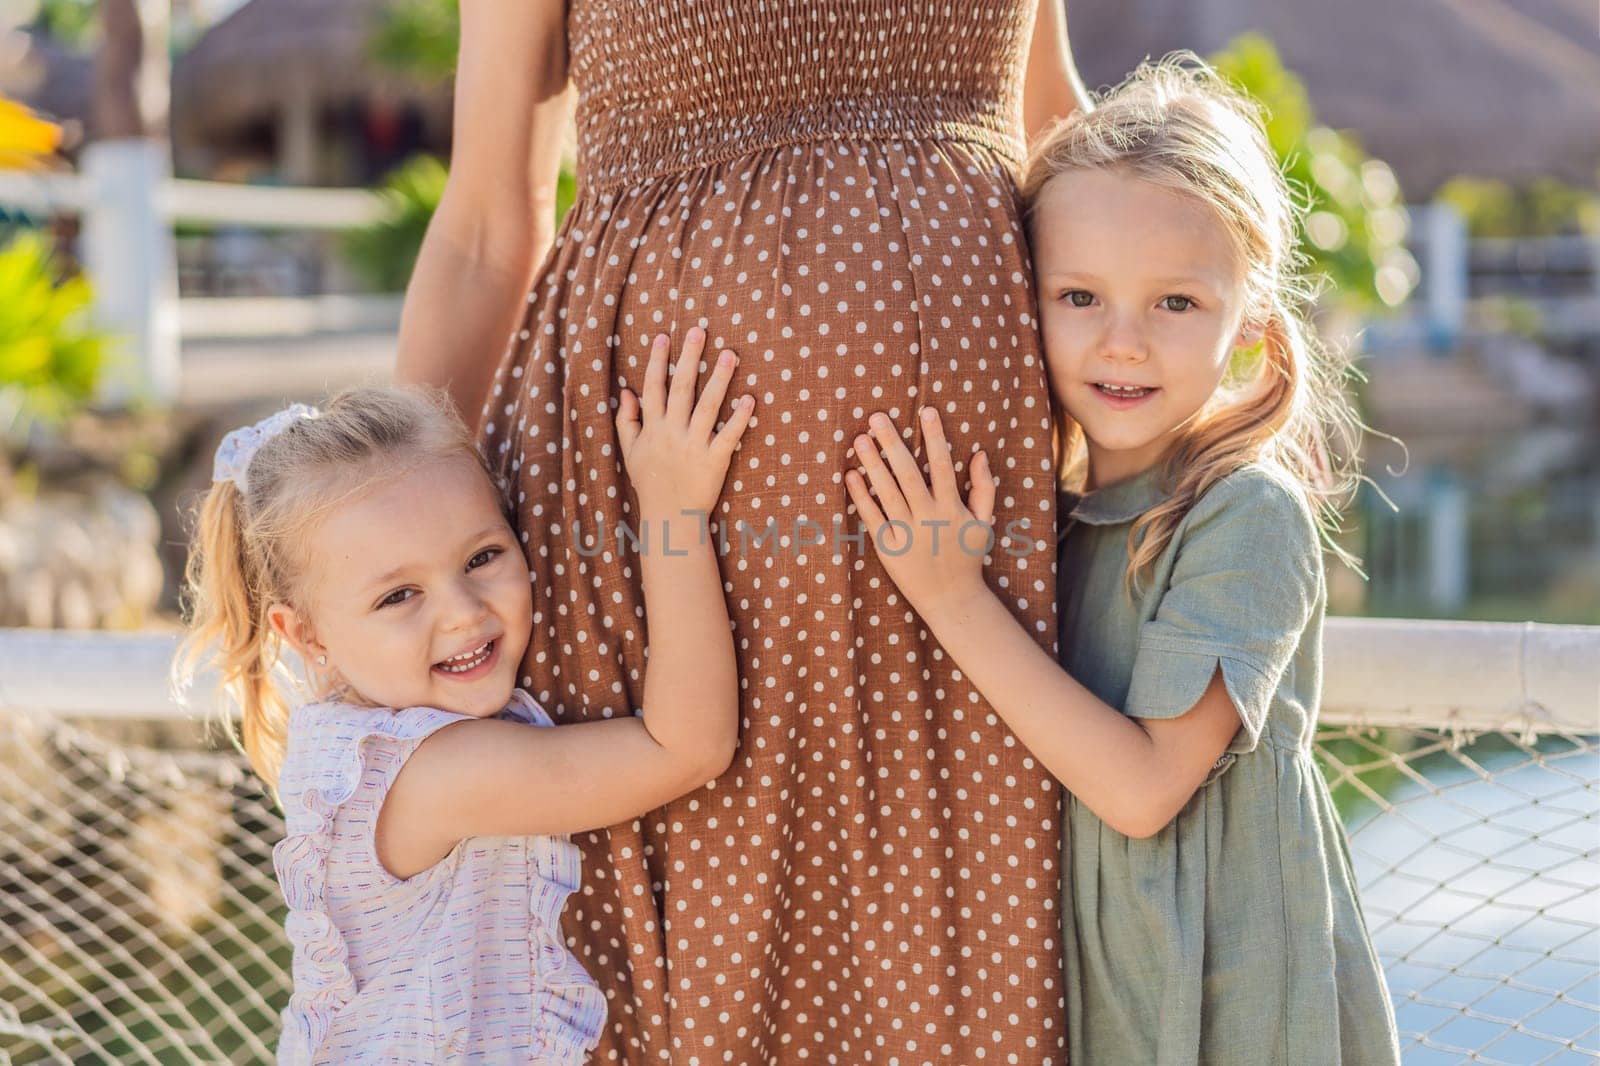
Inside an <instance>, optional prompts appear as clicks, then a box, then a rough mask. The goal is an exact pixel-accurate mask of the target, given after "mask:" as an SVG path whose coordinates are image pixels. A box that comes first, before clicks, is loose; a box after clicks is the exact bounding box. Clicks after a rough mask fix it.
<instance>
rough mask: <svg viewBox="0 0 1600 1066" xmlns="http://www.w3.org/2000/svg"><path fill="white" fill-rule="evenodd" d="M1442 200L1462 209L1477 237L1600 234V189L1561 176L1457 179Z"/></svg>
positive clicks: (1598, 177)
mask: <svg viewBox="0 0 1600 1066" xmlns="http://www.w3.org/2000/svg"><path fill="white" fill-rule="evenodd" d="M1596 185H1597V186H1600V174H1597V175H1596ZM1437 199H1439V200H1441V201H1443V202H1445V203H1447V204H1449V205H1450V206H1452V207H1454V208H1455V209H1456V210H1457V211H1460V212H1461V215H1462V217H1463V218H1465V219H1466V222H1467V229H1468V231H1469V232H1470V233H1471V234H1472V235H1473V236H1474V237H1558V236H1563V235H1568V234H1580V233H1590V234H1600V193H1597V192H1596V191H1595V190H1594V189H1583V188H1579V187H1577V186H1574V185H1568V184H1566V183H1565V182H1561V181H1557V180H1556V179H1555V178H1539V179H1538V180H1536V181H1534V182H1533V183H1532V184H1530V185H1526V186H1523V187H1522V188H1515V187H1513V186H1511V185H1509V184H1507V183H1506V182H1503V181H1495V180H1493V179H1490V178H1474V177H1467V176H1463V177H1459V178H1451V179H1450V180H1449V181H1447V182H1445V184H1444V185H1443V186H1442V187H1441V188H1440V189H1439V192H1438V194H1437Z"/></svg>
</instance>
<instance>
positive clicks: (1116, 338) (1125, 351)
mask: <svg viewBox="0 0 1600 1066" xmlns="http://www.w3.org/2000/svg"><path fill="white" fill-rule="evenodd" d="M1148 351H1149V349H1148V346H1147V344H1146V340H1145V336H1144V328H1143V326H1142V325H1141V324H1140V322H1139V317H1138V316H1137V315H1126V314H1122V315H1113V316H1111V320H1110V321H1109V322H1108V323H1107V324H1106V332H1105V335H1104V336H1103V337H1102V338H1101V352H1102V354H1104V355H1105V357H1106V358H1108V359H1113V360H1116V361H1118V362H1143V361H1144V359H1145V356H1146V355H1147V354H1148Z"/></svg>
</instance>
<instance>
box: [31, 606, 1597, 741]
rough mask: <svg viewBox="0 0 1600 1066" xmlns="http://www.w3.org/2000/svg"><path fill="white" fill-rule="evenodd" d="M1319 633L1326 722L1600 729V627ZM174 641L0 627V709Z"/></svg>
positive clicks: (109, 696)
mask: <svg viewBox="0 0 1600 1066" xmlns="http://www.w3.org/2000/svg"><path fill="white" fill-rule="evenodd" d="M1324 637H1325V640H1324V646H1325V654H1324V683H1323V695H1322V722H1323V723H1324V724H1326V725H1377V724H1381V725H1391V726H1407V725H1423V726H1428V727H1430V728H1440V729H1461V730H1478V731H1482V730H1488V729H1499V730H1505V729H1517V730H1521V731H1527V730H1530V729H1531V730H1532V731H1534V732H1571V733H1581V734H1590V733H1600V627H1593V626H1558V625H1541V624H1538V623H1534V622H1528V623H1524V624H1512V623H1493V622H1449V621H1414V620H1410V619H1383V618H1330V619H1328V621H1327V626H1326V630H1325V633H1324ZM177 641H178V636H177V634H175V633H114V632H94V633H74V632H64V631H60V630H39V629H0V710H3V709H4V708H5V707H27V708H30V709H33V710H39V711H45V712H49V713H54V714H60V715H64V716H72V717H94V718H135V719H151V718H168V717H171V716H173V715H174V714H177V713H181V712H179V711H178V709H177V708H175V707H174V705H173V703H172V700H171V697H170V695H169V694H168V690H167V683H166V677H167V667H168V663H169V661H170V659H171V656H172V651H173V649H174V648H175V647H176V646H177ZM201 702H202V703H203V702H204V701H203V700H202V701H201Z"/></svg>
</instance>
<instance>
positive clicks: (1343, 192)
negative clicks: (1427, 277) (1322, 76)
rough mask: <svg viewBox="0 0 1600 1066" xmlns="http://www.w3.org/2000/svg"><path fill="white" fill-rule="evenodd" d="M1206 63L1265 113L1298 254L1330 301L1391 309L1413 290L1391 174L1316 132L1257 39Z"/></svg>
mask: <svg viewBox="0 0 1600 1066" xmlns="http://www.w3.org/2000/svg"><path fill="white" fill-rule="evenodd" d="M1211 62H1212V63H1213V64H1214V65H1215V66H1216V68H1217V69H1218V70H1219V71H1220V72H1221V73H1222V74H1223V75H1225V76H1226V77H1228V78H1229V79H1231V80H1232V81H1233V82H1234V83H1235V84H1237V85H1238V86H1239V87H1240V88H1242V89H1243V90H1244V91H1245V92H1247V93H1249V94H1250V96H1252V97H1253V98H1255V100H1256V101H1257V102H1259V103H1260V104H1261V105H1262V106H1263V107H1264V108H1265V109H1266V112H1267V115H1266V128H1267V140H1268V142H1269V143H1270V144H1271V145H1272V150H1273V151H1274V152H1275V153H1276V154H1277V156H1278V159H1279V160H1280V162H1281V163H1282V164H1283V169H1284V174H1285V175H1286V176H1287V177H1288V179H1289V182H1290V184H1291V186H1292V187H1293V188H1294V189H1295V190H1296V192H1297V193H1298V194H1299V195H1300V196H1302V197H1304V202H1305V205H1306V207H1307V214H1306V218H1305V224H1304V228H1303V233H1302V236H1303V238H1304V240H1303V247H1304V249H1305V251H1306V253H1307V254H1308V255H1309V256H1310V257H1311V261H1312V269H1313V270H1315V271H1317V272H1320V273H1322V274H1325V275H1326V276H1327V278H1328V280H1329V281H1330V282H1331V284H1332V286H1333V290H1334V292H1333V296H1334V298H1335V299H1338V300H1340V301H1342V302H1344V303H1345V304H1346V305H1353V306H1355V307H1356V308H1364V307H1371V306H1374V305H1388V306H1394V305H1397V304H1399V303H1400V302H1402V301H1403V300H1404V299H1405V298H1406V296H1407V295H1409V294H1410V292H1411V290H1412V288H1413V287H1414V286H1415V285H1416V281H1417V277H1418V272H1417V264H1416V261H1415V260H1413V259H1412V258H1411V254H1410V253H1409V252H1407V251H1406V249H1405V245H1404V241H1405V237H1406V230H1407V219H1406V213H1405V209H1404V206H1403V205H1404V200H1403V199H1402V198H1401V194H1400V184H1399V182H1398V181H1396V180H1395V176H1394V171H1393V170H1391V169H1390V168H1389V165H1388V164H1387V163H1385V162H1383V161H1382V160H1380V159H1373V158H1371V157H1369V156H1368V155H1367V154H1366V153H1365V152H1364V151H1363V150H1362V148H1361V145H1360V144H1359V143H1358V142H1357V141H1356V139H1355V138H1354V137H1352V136H1351V135H1350V134H1348V133H1342V132H1339V131H1337V130H1332V129H1329V128H1328V127H1326V126H1319V125H1317V122H1316V114H1315V112H1314V111H1313V109H1312V106H1311V100H1310V97H1309V96H1308V95H1307V94H1306V88H1305V83H1304V82H1302V81H1301V80H1300V79H1299V78H1298V77H1297V76H1296V75H1295V74H1294V73H1293V72H1291V71H1289V70H1287V69H1285V68H1284V66H1283V61H1282V60H1281V59H1280V58H1279V56H1278V50H1277V49H1276V48H1275V47H1274V46H1273V44H1272V42H1271V41H1270V40H1268V39H1267V38H1266V37H1263V36H1261V35H1260V34H1255V33H1247V34H1244V35H1242V36H1239V37H1236V38H1234V40H1232V41H1231V42H1229V44H1228V46H1227V47H1226V48H1224V49H1223V50H1222V51H1221V52H1219V53H1217V54H1216V55H1214V56H1212V57H1211Z"/></svg>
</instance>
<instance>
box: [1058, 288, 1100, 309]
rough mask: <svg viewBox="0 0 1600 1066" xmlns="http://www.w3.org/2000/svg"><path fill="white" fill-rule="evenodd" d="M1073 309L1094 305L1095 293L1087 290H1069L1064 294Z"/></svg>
mask: <svg viewBox="0 0 1600 1066" xmlns="http://www.w3.org/2000/svg"><path fill="white" fill-rule="evenodd" d="M1062 295H1064V296H1065V297H1066V298H1067V302H1068V303H1070V304H1071V305H1072V306H1073V307H1088V306H1089V305H1091V304H1093V303H1094V293H1092V292H1089V291H1088V290H1086V289H1069V290H1068V291H1067V292H1065V293H1063V294H1062Z"/></svg>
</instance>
